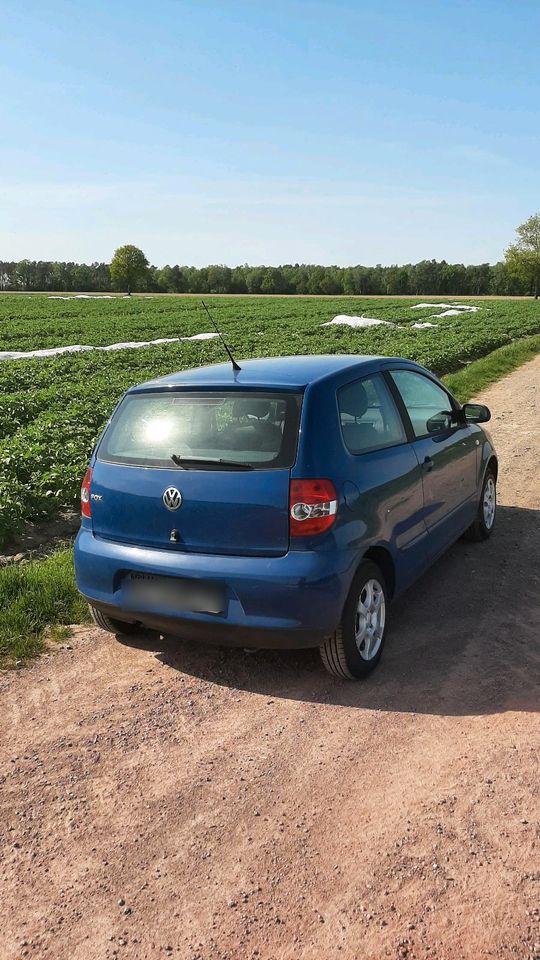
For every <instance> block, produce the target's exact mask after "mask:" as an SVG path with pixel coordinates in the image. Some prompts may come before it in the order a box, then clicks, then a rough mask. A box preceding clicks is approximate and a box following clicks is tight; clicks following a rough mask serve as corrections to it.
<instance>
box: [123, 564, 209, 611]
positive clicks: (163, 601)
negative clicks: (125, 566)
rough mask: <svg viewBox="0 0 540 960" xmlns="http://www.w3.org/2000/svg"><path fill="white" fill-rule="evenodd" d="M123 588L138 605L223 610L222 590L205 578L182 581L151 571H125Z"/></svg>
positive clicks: (193, 609)
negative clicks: (125, 576) (157, 574)
mask: <svg viewBox="0 0 540 960" xmlns="http://www.w3.org/2000/svg"><path fill="white" fill-rule="evenodd" d="M124 589H125V591H126V593H127V594H128V596H129V599H130V602H131V603H133V604H135V606H137V605H138V604H142V605H144V606H146V605H147V604H150V605H151V606H158V607H161V608H165V609H167V610H171V611H176V610H186V611H189V612H190V613H223V610H224V609H225V590H224V588H223V587H221V586H219V585H216V584H213V583H209V582H208V581H205V580H181V579H180V578H178V577H158V576H153V575H152V574H150V573H130V574H128V576H127V578H126V581H125V584H124Z"/></svg>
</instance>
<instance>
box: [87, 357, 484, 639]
mask: <svg viewBox="0 0 540 960" xmlns="http://www.w3.org/2000/svg"><path fill="white" fill-rule="evenodd" d="M394 368H401V369H409V370H413V371H416V372H421V373H423V374H425V375H426V376H428V377H429V378H431V379H432V380H434V381H435V382H436V383H438V381H437V380H436V378H434V377H433V375H432V374H429V373H428V372H427V371H425V370H424V368H422V367H420V366H419V365H418V364H415V363H413V362H412V361H407V360H402V359H397V358H396V359H394V358H384V357H360V356H336V355H331V356H314V357H285V358H273V359H260V360H252V361H242V370H241V371H240V372H239V373H235V372H234V371H233V370H232V368H231V366H230V364H218V365H214V366H208V367H201V368H199V369H196V370H189V371H182V372H180V373H178V374H174V375H172V376H167V377H163V378H159V379H156V380H153V381H149V382H148V383H146V384H141V385H139V386H137V387H134V388H132V389H131V390H130V391H128V393H129V394H130V395H133V394H138V393H144V392H148V391H149V392H151V393H156V392H162V393H164V394H169V393H171V392H172V393H174V392H175V391H182V393H185V392H186V391H187V392H189V391H190V390H193V391H201V390H213V389H216V390H219V392H220V393H226V392H227V391H229V390H230V391H237V390H239V389H241V390H243V391H250V390H253V391H257V390H261V389H263V390H264V391H265V393H270V394H271V393H272V391H276V392H280V393H281V394H283V393H287V392H293V393H296V394H300V395H301V396H302V402H301V411H300V421H299V430H298V445H297V450H296V459H295V461H294V463H293V465H292V466H291V467H290V469H289V468H280V469H257V470H254V471H253V472H250V473H244V472H236V471H225V470H201V469H193V470H186V471H181V470H179V469H177V468H176V467H174V466H172V465H171V466H170V467H150V468H148V467H140V466H130V465H125V464H120V463H111V462H106V461H104V460H103V459H100V457H99V442H98V445H97V447H96V451H94V454H93V455H92V459H91V461H90V466H91V467H92V468H93V478H92V518H91V519H90V518H83V520H82V524H81V530H80V532H79V534H78V537H77V541H76V544H75V569H76V576H77V583H78V587H79V590H80V591H81V593H82V594H83V595H84V596H85V597H86V598H87V599H88V600H89V602H90V603H91V604H93V605H94V606H96V607H98V608H99V609H101V610H102V611H103V612H104V613H106V614H107V615H108V616H110V617H112V618H114V619H117V620H119V621H122V620H124V621H131V622H133V621H137V622H141V623H143V624H144V625H146V626H149V627H151V628H155V629H158V630H161V631H162V632H169V633H175V634H178V635H180V636H185V637H186V638H196V639H202V640H207V641H214V642H225V643H229V644H233V645H234V644H236V645H242V646H283V647H294V646H315V645H318V644H319V643H320V642H321V641H322V640H323V639H324V638H325V637H327V636H328V635H329V634H331V633H332V632H333V631H334V630H335V629H336V627H337V625H338V624H339V621H340V619H341V615H342V611H343V606H344V604H345V601H346V598H347V595H348V593H349V590H350V586H351V583H352V580H353V577H354V574H355V572H356V570H357V568H358V565H359V563H360V561H361V559H362V558H363V557H364V556H365V555H366V553H368V552H369V554H370V556H372V557H377V558H379V559H380V562H381V563H382V564H383V572H384V573H385V576H386V578H387V580H388V581H389V583H388V585H389V587H390V589H391V591H392V593H393V594H397V593H400V592H401V591H402V590H404V589H406V588H407V587H408V586H409V585H410V584H411V583H412V582H413V581H414V580H415V579H416V578H417V577H418V576H419V575H420V574H421V573H422V572H423V570H425V569H426V567H427V566H428V565H429V564H431V563H432V562H433V560H434V559H435V558H436V557H437V556H439V555H440V554H441V553H442V552H443V551H444V550H445V549H447V547H448V546H449V545H450V544H451V543H452V542H453V541H454V540H456V539H457V538H458V537H459V536H460V535H461V533H463V531H464V530H465V529H466V528H467V527H468V526H469V525H470V524H471V523H472V522H473V520H474V518H475V516H476V513H477V509H478V503H479V498H480V492H481V488H482V482H483V477H484V475H485V471H486V468H487V464H488V463H489V461H490V460H492V459H493V458H494V456H495V454H494V450H493V446H492V443H491V440H490V438H489V435H488V434H487V432H486V431H485V430H484V429H483V428H481V427H479V426H477V425H473V424H466V423H463V424H462V425H460V426H458V427H457V428H456V429H453V430H451V431H450V432H449V433H448V434H443V435H440V436H439V435H434V436H433V437H432V436H429V437H425V438H422V439H419V440H415V439H414V437H412V436H411V435H410V432H409V435H408V436H407V439H406V441H405V442H401V443H397V444H395V445H394V446H387V447H384V448H382V449H373V450H369V451H367V452H364V453H362V454H352V453H350V452H349V450H348V449H347V447H346V445H345V443H344V440H343V436H342V431H341V428H340V422H339V411H338V401H337V394H338V390H339V389H340V387H342V386H344V385H346V384H350V383H352V382H353V381H356V380H358V379H360V378H363V377H366V376H369V375H372V374H375V373H378V374H380V375H384V371H389V370H392V369H394ZM113 416H114V415H113ZM109 422H110V421H109ZM427 462H429V464H430V466H429V469H426V463H427ZM309 478H327V479H329V480H331V481H332V483H333V484H334V487H335V490H336V496H337V515H336V521H335V523H334V524H333V526H332V527H331V528H330V529H329V530H328V531H327V532H326V533H324V534H322V535H319V536H313V537H310V536H308V537H299V538H294V539H291V538H289V499H288V493H289V482H290V481H291V480H295V479H309ZM170 485H175V486H178V487H179V488H181V490H182V496H183V503H182V507H181V510H180V511H179V513H178V521H177V520H176V517H173V516H172V515H171V514H170V513H169V512H168V511H167V510H166V509H165V508H164V507H163V505H162V503H161V497H162V493H163V491H164V490H165V489H166V488H167V487H168V486H170ZM172 524H175V525H176V524H177V526H178V530H176V529H175V530H174V531H173V532H174V533H176V534H177V537H178V539H177V540H171V526H172ZM135 574H141V575H148V576H150V577H152V576H155V577H163V576H165V577H169V578H174V577H179V578H182V579H185V580H188V581H192V582H193V583H194V584H195V583H200V582H205V583H214V584H220V585H222V586H223V588H224V591H225V602H224V609H223V611H222V612H221V613H219V614H215V613H195V612H190V613H187V612H186V611H173V612H171V611H170V610H169V609H165V608H163V607H162V606H160V604H159V603H158V602H157V601H156V602H155V603H152V601H151V600H150V601H148V600H147V601H146V602H145V604H144V605H143V606H142V607H140V608H137V607H135V606H133V600H132V598H131V597H130V596H129V595H128V592H127V589H126V584H127V583H128V579H129V577H130V576H132V575H135Z"/></svg>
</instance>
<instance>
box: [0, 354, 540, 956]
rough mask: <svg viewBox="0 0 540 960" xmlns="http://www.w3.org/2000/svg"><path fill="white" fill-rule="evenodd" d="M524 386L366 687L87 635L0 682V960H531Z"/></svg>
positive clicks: (538, 867)
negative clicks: (474, 491)
mask: <svg viewBox="0 0 540 960" xmlns="http://www.w3.org/2000/svg"><path fill="white" fill-rule="evenodd" d="M539 381H540V358H538V359H537V360H535V361H533V362H531V363H529V364H527V365H526V366H524V367H522V368H521V369H520V370H518V371H517V372H515V373H513V374H512V375H511V376H510V377H508V378H507V379H506V380H504V381H501V382H500V383H499V384H497V385H495V386H494V387H492V388H490V389H489V390H488V391H486V393H485V394H484V399H485V400H486V402H488V403H489V404H490V405H491V406H492V408H493V411H494V419H493V422H492V427H493V434H494V436H495V440H496V443H497V446H498V450H499V454H500V460H501V475H500V486H499V495H500V504H501V506H500V512H499V517H498V523H497V530H496V533H495V535H494V536H493V538H492V539H491V541H489V542H488V543H485V544H480V545H471V544H466V543H464V542H460V543H458V544H457V545H456V546H455V547H454V548H453V549H452V550H451V551H450V553H449V554H448V555H447V556H446V557H445V558H444V559H443V560H441V561H440V562H439V563H438V564H437V565H436V566H435V567H434V568H433V569H432V570H431V571H430V572H429V573H428V574H427V575H426V576H425V577H424V578H423V579H422V580H421V582H419V583H418V584H417V585H416V586H415V587H414V588H413V589H412V590H411V591H410V592H409V593H408V594H407V595H406V596H405V597H404V598H402V599H401V600H399V601H398V602H397V603H396V604H395V605H394V607H393V617H392V628H391V634H390V636H389V642H388V647H387V650H386V653H385V657H384V658H383V661H382V663H381V665H380V667H379V669H378V671H377V672H376V674H375V675H374V676H373V677H372V678H371V679H370V680H369V681H368V682H366V683H363V684H352V683H351V684H348V683H345V682H343V683H340V682H338V681H335V680H333V679H332V678H331V677H329V676H327V675H326V674H325V673H324V671H323V669H322V667H321V665H320V664H319V660H318V655H317V654H316V652H307V653H290V654H278V653H266V652H260V653H257V654H251V655H250V654H245V653H243V652H240V651H226V650H225V651H224V650H215V649H212V648H199V649H198V648H197V647H195V646H189V645H187V644H181V643H170V642H169V643H165V642H160V641H159V640H156V639H151V638H146V641H143V642H140V643H139V644H138V646H133V645H132V646H127V645H122V644H121V643H119V642H118V641H116V640H115V638H114V637H112V636H108V635H106V634H104V633H101V632H100V631H99V630H96V629H88V628H77V629H76V630H75V632H74V637H73V640H72V641H71V643H70V644H69V645H67V646H66V647H65V648H64V649H63V650H61V651H59V652H57V653H54V654H51V655H50V656H49V657H46V658H44V659H42V660H40V661H39V662H37V663H36V664H35V665H33V666H32V667H30V668H29V669H26V670H23V671H19V672H16V673H14V672H12V673H9V674H4V675H3V676H1V677H0V703H1V711H0V730H1V740H0V795H1V816H0V931H1V933H2V939H1V941H0V956H1V957H2V960H18V958H21V957H32V958H51V960H94V958H113V957H119V958H126V960H142V958H159V957H167V956H170V957H179V958H182V960H225V958H229V960H244V958H249V960H251V958H253V960H255V958H256V960H289V958H299V960H301V958H303V960H306V958H309V960H337V958H344V960H381V958H387V957H389V958H418V960H424V958H425V960H427V958H431V960H434V958H438V960H460V958H471V960H472V958H474V960H480V958H488V957H489V958H500V960H503V958H504V960H509V958H510V960H512V958H520V960H524V958H529V957H536V956H540V857H539V852H540V837H539V829H538V826H539V825H538V814H539V808H540V803H539V800H540V777H539V769H538V747H539V734H540V724H539V720H538V709H539V706H540V696H539V690H540V684H539V681H540V653H539V643H538V641H539V637H540V607H539V589H538V587H539V569H540V564H539V561H540V524H539V519H540V510H539V509H538V508H539V489H540V485H539V452H540V442H539V436H538V424H539V422H540V398H539V394H538V391H537V388H536V387H535V386H534V384H535V383H536V384H538V382H539Z"/></svg>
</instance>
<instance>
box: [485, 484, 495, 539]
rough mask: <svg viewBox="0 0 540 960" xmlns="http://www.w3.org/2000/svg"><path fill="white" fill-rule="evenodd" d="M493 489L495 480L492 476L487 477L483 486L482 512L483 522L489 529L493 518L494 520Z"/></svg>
mask: <svg viewBox="0 0 540 960" xmlns="http://www.w3.org/2000/svg"><path fill="white" fill-rule="evenodd" d="M496 497H497V495H496V491H495V481H494V479H493V477H488V480H487V482H486V485H485V487H484V502H483V512H484V523H485V525H486V527H487V529H488V530H491V528H492V526H493V523H494V520H495V509H496V506H497V499H496Z"/></svg>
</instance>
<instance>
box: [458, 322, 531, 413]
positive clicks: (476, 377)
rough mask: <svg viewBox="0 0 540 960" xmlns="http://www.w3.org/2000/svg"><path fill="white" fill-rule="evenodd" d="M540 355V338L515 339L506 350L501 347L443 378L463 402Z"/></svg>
mask: <svg viewBox="0 0 540 960" xmlns="http://www.w3.org/2000/svg"><path fill="white" fill-rule="evenodd" d="M538 353H540V335H536V336H534V337H526V338H525V339H524V340H516V341H515V342H514V343H509V344H508V345H507V346H505V347H500V348H499V349H498V350H494V351H493V352H492V353H488V354H487V356H485V357H482V359H481V360H475V361H474V363H471V364H469V366H468V367H466V368H465V369H464V370H460V371H458V373H450V374H449V375H448V376H446V377H443V380H444V382H445V383H446V384H447V386H448V387H449V389H450V390H451V391H452V393H454V394H455V396H456V397H457V398H458V400H460V401H461V402H462V403H465V401H466V400H470V398H471V397H474V396H475V395H476V394H477V393H479V392H480V391H481V390H484V389H485V388H486V387H489V385H490V384H491V383H495V382H496V380H500V379H501V377H504V376H506V374H507V373H511V372H512V370H515V369H516V367H520V366H521V364H522V363H526V362H527V360H532V359H533V357H535V356H536V355H537V354H538Z"/></svg>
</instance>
